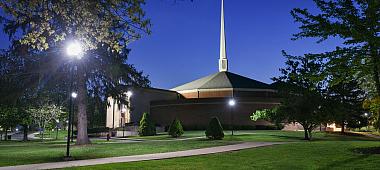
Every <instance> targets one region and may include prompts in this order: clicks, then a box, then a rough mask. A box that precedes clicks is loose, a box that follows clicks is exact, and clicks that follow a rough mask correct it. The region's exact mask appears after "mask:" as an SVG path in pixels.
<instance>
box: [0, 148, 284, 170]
mask: <svg viewBox="0 0 380 170" xmlns="http://www.w3.org/2000/svg"><path fill="white" fill-rule="evenodd" d="M285 143H286V142H246V143H240V144H234V145H226V146H217V147H210V148H203V149H193V150H185V151H176V152H166V153H155V154H145V155H133V156H120V157H110V158H99V159H88V160H78V161H68V162H54V163H41V164H29V165H19V166H8V167H0V170H34V169H55V168H66V167H75V166H88V165H99V164H108V163H120V162H136V161H146V160H158V159H168V158H176V157H186V156H195V155H206V154H213V153H221V152H229V151H236V150H241V149H249V148H255V147H262V146H269V145H277V144H285Z"/></svg>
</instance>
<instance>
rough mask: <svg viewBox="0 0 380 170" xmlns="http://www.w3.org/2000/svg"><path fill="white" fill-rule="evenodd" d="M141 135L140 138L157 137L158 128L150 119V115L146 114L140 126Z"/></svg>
mask: <svg viewBox="0 0 380 170" xmlns="http://www.w3.org/2000/svg"><path fill="white" fill-rule="evenodd" d="M139 135H140V136H154V135H156V127H155V125H154V123H153V122H152V120H151V119H150V115H149V114H148V113H144V114H143V116H142V118H141V120H140V126H139Z"/></svg>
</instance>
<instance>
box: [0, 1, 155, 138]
mask: <svg viewBox="0 0 380 170" xmlns="http://www.w3.org/2000/svg"><path fill="white" fill-rule="evenodd" d="M144 4H145V1H144V0H107V1H98V0H94V1H82V0H71V1H66V0H58V1H55V0H54V1H53V0H48V1H46V0H44V1H42V0H32V1H24V0H16V1H14V0H4V1H0V7H1V8H2V10H3V13H1V14H0V22H1V23H2V24H3V25H4V27H3V28H4V29H3V30H4V32H5V33H7V34H8V35H9V39H10V41H11V42H12V45H11V47H10V49H8V50H7V52H5V53H4V55H8V56H9V57H7V60H6V62H4V64H5V65H7V64H13V63H12V62H13V61H14V60H17V61H20V62H19V63H21V65H20V67H16V68H21V70H23V71H20V70H15V71H14V74H10V72H9V71H8V72H7V71H4V73H5V75H6V77H7V78H4V79H2V81H1V82H2V83H8V86H9V87H11V86H12V83H13V82H14V81H15V80H17V81H20V83H21V84H24V85H25V86H20V88H19V89H12V88H11V90H12V91H14V92H16V93H18V94H19V95H17V98H21V97H22V96H25V93H26V92H28V93H31V94H36V93H40V92H41V91H45V90H47V91H50V92H52V91H59V93H60V94H68V93H67V92H69V88H68V87H69V86H70V84H71V83H73V87H74V89H73V90H75V91H78V99H77V103H78V104H77V106H78V126H77V127H78V135H77V144H86V143H88V142H89V140H88V137H87V110H88V109H87V104H86V103H87V97H94V98H100V99H101V100H102V101H105V99H106V98H107V97H108V96H112V97H114V98H117V99H118V101H121V102H125V101H124V97H125V96H123V95H122V94H123V91H126V90H127V89H126V87H127V86H149V84H150V82H149V80H148V77H147V76H146V75H144V74H143V72H141V71H138V70H137V69H136V68H135V67H134V66H133V65H131V64H128V63H127V58H128V53H129V51H130V50H129V49H128V44H129V43H131V42H132V41H134V40H137V39H139V38H140V37H141V35H142V34H149V33H150V21H149V20H148V19H146V17H145V13H144V11H143V9H142V5H144ZM71 42H79V43H80V46H81V48H83V50H84V53H83V56H82V58H81V60H76V59H74V58H70V57H68V56H67V54H66V53H65V52H66V47H67V46H68V44H69V43H71ZM2 65H3V63H2ZM20 77H24V78H25V79H18V78H20ZM71 77H73V78H71ZM21 80H23V81H21ZM9 83H10V84H9ZM8 86H4V87H8ZM4 91H5V90H4ZM66 96H67V95H66Z"/></svg>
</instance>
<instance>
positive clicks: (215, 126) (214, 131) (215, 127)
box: [205, 117, 224, 140]
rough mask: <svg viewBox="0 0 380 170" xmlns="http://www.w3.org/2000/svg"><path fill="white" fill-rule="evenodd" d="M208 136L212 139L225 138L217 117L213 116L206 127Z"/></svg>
mask: <svg viewBox="0 0 380 170" xmlns="http://www.w3.org/2000/svg"><path fill="white" fill-rule="evenodd" d="M205 134H206V137H207V138H208V139H211V140H221V139H223V138H224V133H223V128H222V125H221V124H220V122H219V119H218V118H217V117H212V118H211V121H210V123H209V124H208V127H207V129H206V132H205Z"/></svg>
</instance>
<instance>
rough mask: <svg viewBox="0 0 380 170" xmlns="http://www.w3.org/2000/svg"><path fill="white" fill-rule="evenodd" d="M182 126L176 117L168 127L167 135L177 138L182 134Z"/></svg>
mask: <svg viewBox="0 0 380 170" xmlns="http://www.w3.org/2000/svg"><path fill="white" fill-rule="evenodd" d="M183 133H184V132H183V128H182V125H181V122H180V121H179V120H178V119H174V120H173V122H172V124H171V125H170V127H169V135H170V136H172V137H173V138H178V137H180V136H182V135H183Z"/></svg>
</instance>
